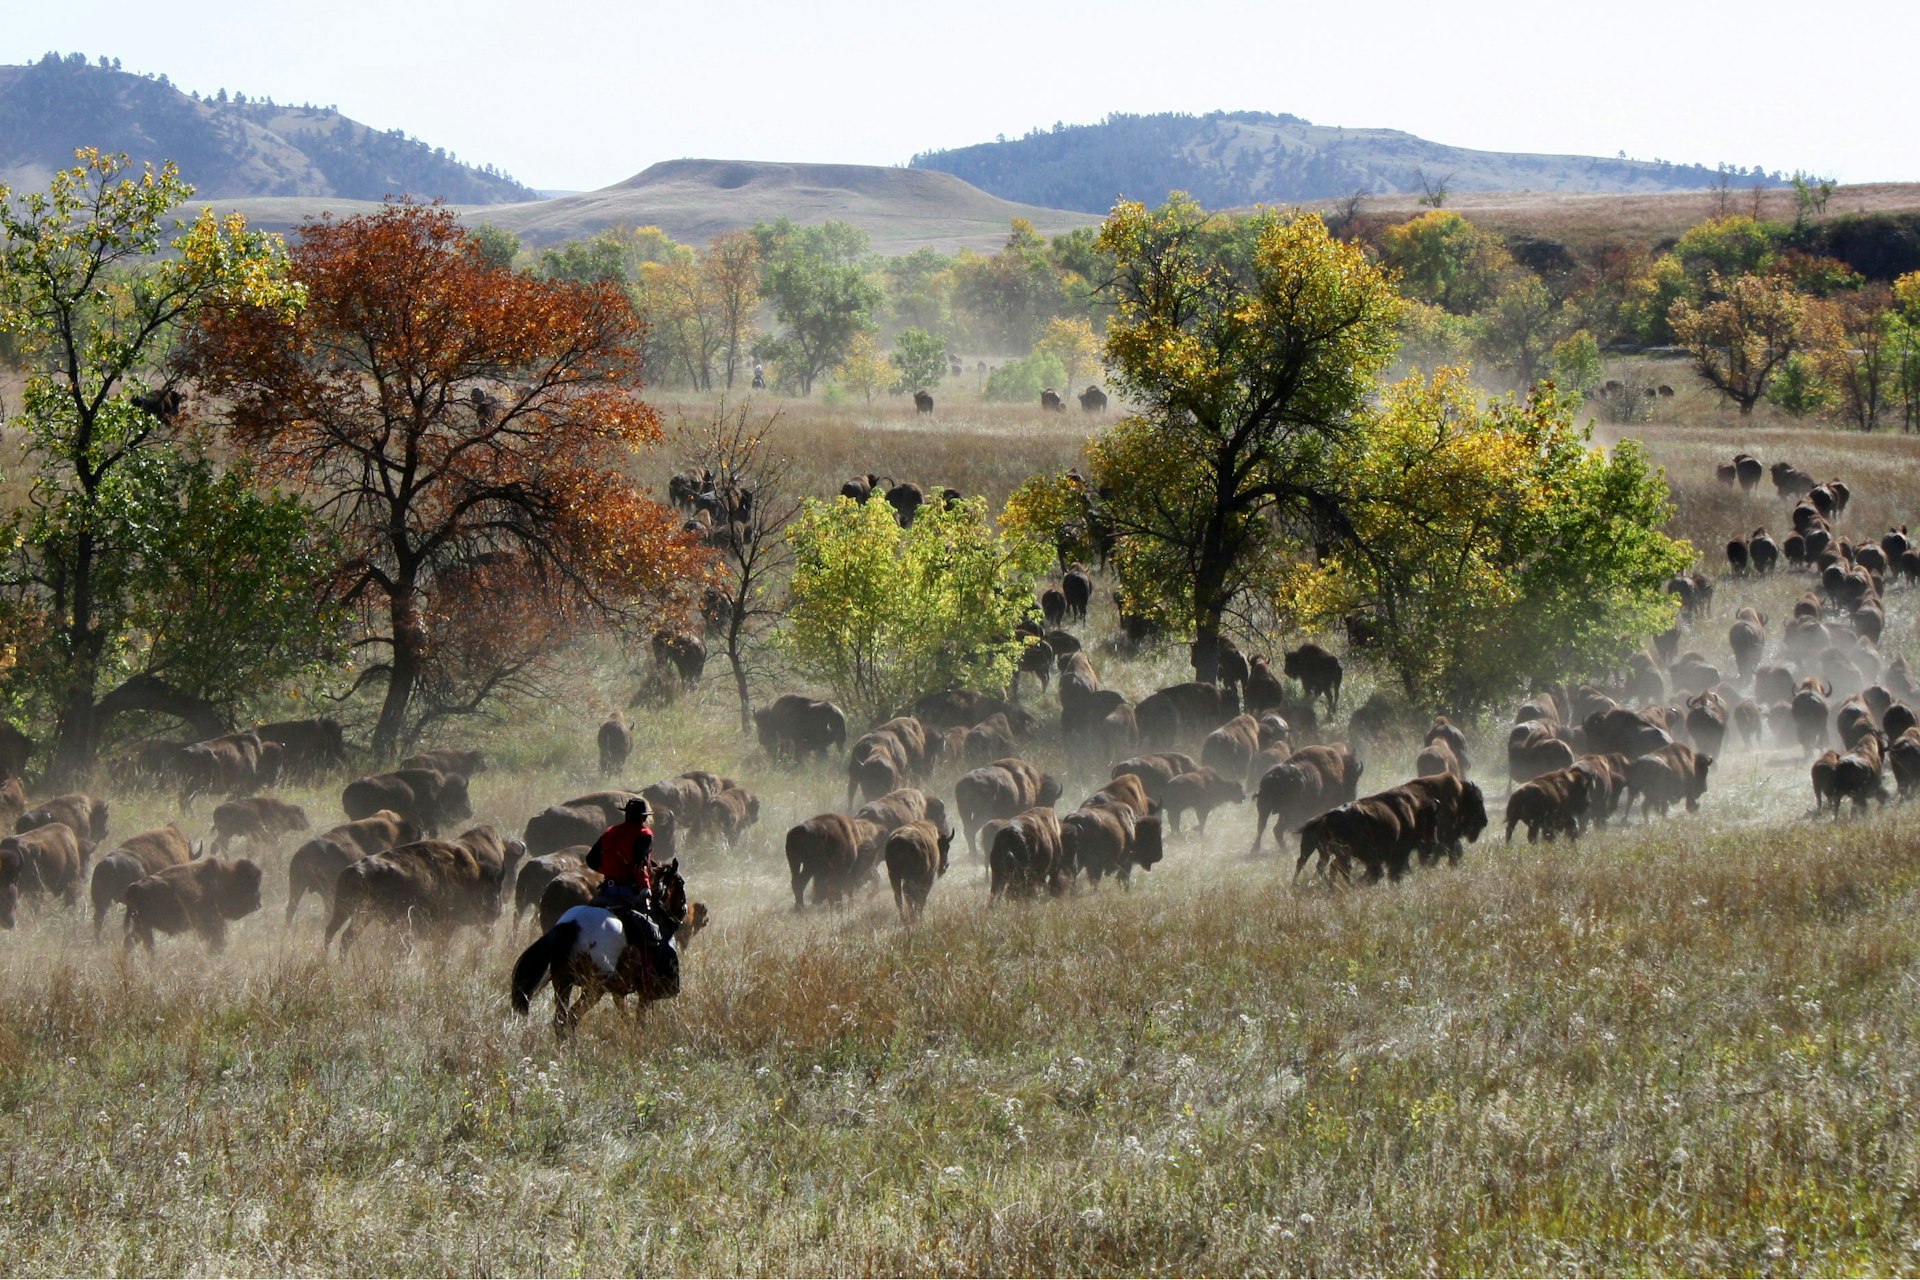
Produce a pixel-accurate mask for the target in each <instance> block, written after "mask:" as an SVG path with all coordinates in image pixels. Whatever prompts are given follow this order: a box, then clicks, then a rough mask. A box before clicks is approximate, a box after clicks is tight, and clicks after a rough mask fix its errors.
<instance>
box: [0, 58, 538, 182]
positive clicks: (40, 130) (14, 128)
mask: <svg viewBox="0 0 1920 1280" xmlns="http://www.w3.org/2000/svg"><path fill="white" fill-rule="evenodd" d="M220 99H225V91H224V90H222V91H221V94H220ZM220 99H196V98H193V97H190V96H188V95H187V94H184V93H182V92H180V91H179V90H178V89H176V88H174V87H173V86H172V85H171V84H170V83H168V81H167V79H166V78H165V77H164V76H162V77H159V78H157V79H148V78H146V77H145V76H137V75H133V74H131V73H129V72H124V71H120V70H117V69H116V68H115V66H114V65H113V64H111V63H109V64H108V65H105V66H101V65H97V64H93V63H89V62H88V61H87V60H86V58H85V56H84V55H82V54H77V53H74V54H68V55H67V56H66V57H64V58H63V57H60V56H58V55H56V54H51V53H50V54H48V55H47V56H46V57H44V58H42V59H40V61H38V62H36V63H33V64H32V65H30V66H24V67H22V66H0V182H4V183H6V184H7V185H8V186H11V187H14V188H15V189H29V190H30V189H34V188H39V187H44V186H45V185H46V183H47V180H48V179H49V178H50V177H51V176H52V174H53V172H54V171H55V170H56V169H63V168H67V167H69V166H71V165H72V164H73V152H74V149H75V148H76V147H97V148H98V149H100V150H101V151H105V152H126V153H127V154H128V155H129V156H131V157H132V158H133V159H134V161H136V162H139V161H152V162H153V163H155V164H158V163H159V162H161V161H163V160H172V161H174V162H176V163H177V164H178V165H179V166H180V174H181V176H182V177H183V178H185V179H186V180H187V181H189V182H191V183H193V184H194V187H195V189H196V195H197V196H199V197H201V198H211V199H230V198H243V197H258V196H309V197H312V196H323V197H324V196H331V197H339V198H342V199H349V200H381V199H384V198H385V197H387V196H389V195H411V196H415V197H417V198H420V199H429V200H430V199H445V200H449V201H453V202H456V203H460V204H497V203H501V202H503V201H512V200H531V199H535V198H537V193H536V192H534V191H533V190H532V189H531V188H529V187H525V186H522V185H521V184H520V183H518V182H515V181H514V180H513V179H512V178H509V177H507V176H506V175H505V174H503V173H497V172H494V171H492V170H491V169H490V168H474V167H473V166H471V165H466V164H461V163H460V162H459V161H458V160H456V159H454V158H453V157H451V156H449V155H447V154H446V152H445V151H444V150H441V149H438V148H434V147H430V146H428V145H427V144H426V143H424V142H421V141H419V140H417V139H413V138H409V137H407V136H406V135H405V134H403V133H402V132H401V131H399V130H392V131H389V132H385V133H383V132H380V131H379V130H376V129H370V128H368V127H367V126H366V125H363V124H360V123H358V122H357V121H354V120H350V119H348V118H347V117H346V116H343V115H341V114H340V113H339V112H338V111H335V110H333V109H332V108H330V107H311V106H300V107H294V106H286V105H283V104H277V103H274V102H271V101H262V100H242V99H241V98H240V97H238V96H236V97H235V98H233V99H231V100H220Z"/></svg>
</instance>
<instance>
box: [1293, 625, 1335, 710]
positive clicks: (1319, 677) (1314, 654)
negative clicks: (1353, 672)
mask: <svg viewBox="0 0 1920 1280" xmlns="http://www.w3.org/2000/svg"><path fill="white" fill-rule="evenodd" d="M1281 670H1283V671H1285V672H1286V673H1287V675H1288V676H1289V677H1291V678H1292V679H1294V680H1298V681H1299V682H1300V687H1301V689H1302V690H1304V691H1305V693H1306V696H1307V700H1308V701H1309V702H1311V701H1312V700H1313V699H1314V698H1325V699H1326V701H1327V714H1328V715H1338V714H1339V711H1340V681H1341V677H1342V674H1343V671H1342V668H1341V666H1340V659H1339V658H1336V657H1335V656H1334V655H1333V654H1331V653H1329V652H1328V651H1327V650H1325V649H1323V648H1321V647H1320V646H1319V645H1317V644H1312V643H1308V644H1303V645H1301V646H1300V647H1299V648H1298V649H1294V650H1292V651H1290V652H1289V653H1288V654H1287V656H1286V660H1285V661H1284V662H1283V663H1282V664H1281Z"/></svg>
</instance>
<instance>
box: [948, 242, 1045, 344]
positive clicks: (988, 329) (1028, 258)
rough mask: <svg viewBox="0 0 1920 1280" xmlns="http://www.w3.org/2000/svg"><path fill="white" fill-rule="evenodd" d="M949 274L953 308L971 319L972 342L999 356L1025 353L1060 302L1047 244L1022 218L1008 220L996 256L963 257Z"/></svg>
mask: <svg viewBox="0 0 1920 1280" xmlns="http://www.w3.org/2000/svg"><path fill="white" fill-rule="evenodd" d="M953 271H954V302H955V305H956V306H958V307H959V308H960V309H961V310H962V311H964V312H966V313H967V315H968V316H969V317H970V319H971V321H972V329H973V332H974V334H975V337H976V338H977V339H978V340H979V341H982V342H984V343H986V344H988V345H989V346H991V347H994V348H997V349H999V350H1001V351H1025V350H1027V349H1028V348H1030V347H1031V346H1032V345H1033V343H1034V339H1035V338H1037V337H1038V336H1039V334H1040V330H1041V327H1042V326H1043V325H1045V324H1046V322H1047V320H1048V319H1049V318H1050V317H1052V316H1053V315H1055V314H1057V313H1058V311H1059V309H1060V306H1061V303H1062V301H1063V295H1062V293H1061V288H1060V280H1059V278H1058V276H1057V275H1056V273H1055V272H1054V269H1053V263H1052V262H1051V261H1050V260H1049V259H1048V257H1047V252H1046V241H1044V240H1043V239H1041V237H1040V235H1039V233H1038V232H1036V231H1035V230H1034V229H1033V224H1032V223H1031V222H1029V221H1027V219H1025V218H1015V219H1014V220H1013V227H1012V230H1011V231H1009V233H1008V235H1007V242H1006V244H1005V245H1004V246H1003V247H1002V248H1001V250H1000V252H998V253H996V254H994V255H993V256H992V257H991V258H983V257H981V256H980V255H979V254H977V253H973V252H970V251H969V252H963V253H962V254H961V255H960V260H959V261H958V262H957V263H955V264H954V269H953Z"/></svg>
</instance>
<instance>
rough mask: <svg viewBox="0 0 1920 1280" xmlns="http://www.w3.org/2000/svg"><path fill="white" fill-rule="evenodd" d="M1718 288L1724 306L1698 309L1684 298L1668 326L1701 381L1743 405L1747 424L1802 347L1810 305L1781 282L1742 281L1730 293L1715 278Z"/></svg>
mask: <svg viewBox="0 0 1920 1280" xmlns="http://www.w3.org/2000/svg"><path fill="white" fill-rule="evenodd" d="M1713 288H1714V291H1715V292H1719V293H1724V295H1725V296H1724V297H1722V298H1721V300H1720V301H1718V302H1712V303H1708V304H1707V305H1706V306H1703V307H1695V306H1694V305H1693V304H1692V303H1691V302H1688V301H1687V300H1686V299H1684V298H1682V299H1681V300H1680V301H1679V302H1676V303H1674V304H1673V312H1672V315H1671V317H1670V320H1669V323H1671V325H1672V326H1673V335H1674V337H1675V338H1677V339H1678V340H1679V341H1680V343H1681V345H1682V346H1684V347H1686V348H1687V350H1688V351H1690V352H1692V354H1693V367H1694V372H1696V373H1697V374H1699V375H1700V379H1701V381H1703V382H1705V383H1706V384H1707V385H1708V386H1710V387H1712V388H1714V389H1715V390H1717V391H1719V392H1720V393H1721V394H1722V395H1724V396H1726V397H1727V399H1729V400H1731V401H1733V402H1734V403H1735V404H1737V405H1739V406H1740V416H1741V417H1743V418H1744V417H1746V416H1747V415H1748V414H1750V413H1752V412H1753V406H1754V403H1755V402H1756V401H1758V400H1759V399H1760V397H1761V396H1763V395H1765V394H1766V391H1767V383H1768V381H1769V380H1770V379H1771V378H1772V377H1773V375H1774V372H1775V371H1776V370H1777V369H1779V367H1780V365H1781V362H1782V361H1784V360H1785V359H1786V358H1787V357H1788V356H1790V355H1792V354H1793V352H1794V350H1795V349H1796V348H1797V347H1798V346H1799V345H1800V340H1801V330H1802V328H1803V326H1804V323H1805V319H1806V299H1805V298H1803V297H1802V296H1801V295H1800V293H1799V291H1797V290H1796V289H1795V288H1794V287H1793V284H1792V283H1791V282H1790V281H1788V280H1786V279H1784V278H1782V277H1780V276H1771V275H1750V276H1741V277H1740V278H1739V279H1738V280H1736V281H1734V282H1733V283H1732V285H1731V286H1730V287H1729V286H1727V285H1726V284H1725V283H1724V282H1722V281H1720V280H1719V278H1718V277H1717V276H1716V277H1715V279H1714V285H1713Z"/></svg>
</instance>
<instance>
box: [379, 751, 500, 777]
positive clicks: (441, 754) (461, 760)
mask: <svg viewBox="0 0 1920 1280" xmlns="http://www.w3.org/2000/svg"><path fill="white" fill-rule="evenodd" d="M400 767H401V768H402V769H437V770H439V771H440V772H441V773H457V774H459V775H460V776H461V777H463V778H469V779H471V778H477V777H479V776H480V775H481V774H483V773H485V772H486V771H487V755H486V752H484V751H472V750H463V749H461V748H459V747H442V748H441V749H439V750H438V751H422V752H419V753H418V754H416V755H410V756H408V757H407V758H406V759H405V760H402V761H401V762H400Z"/></svg>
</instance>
